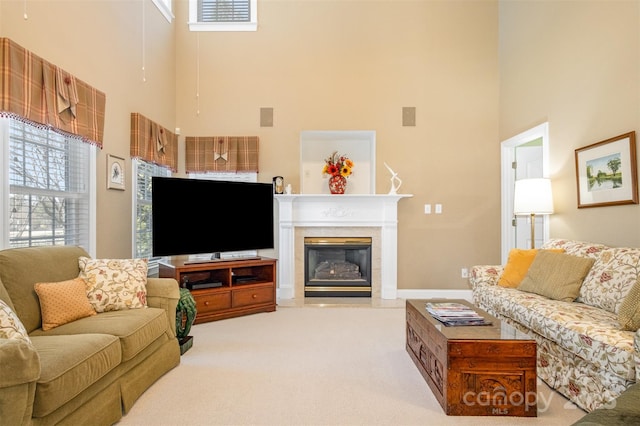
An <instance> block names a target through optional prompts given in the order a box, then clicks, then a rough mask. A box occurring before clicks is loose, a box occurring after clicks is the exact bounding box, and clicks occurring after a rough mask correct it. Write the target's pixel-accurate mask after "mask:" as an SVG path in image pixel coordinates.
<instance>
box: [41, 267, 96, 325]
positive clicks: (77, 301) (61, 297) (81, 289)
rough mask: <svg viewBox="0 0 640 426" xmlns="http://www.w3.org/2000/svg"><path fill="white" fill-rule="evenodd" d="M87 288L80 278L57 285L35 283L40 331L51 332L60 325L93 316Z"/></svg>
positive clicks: (93, 312) (94, 312)
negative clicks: (38, 300) (40, 324)
mask: <svg viewBox="0 0 640 426" xmlns="http://www.w3.org/2000/svg"><path fill="white" fill-rule="evenodd" d="M86 288H87V286H86V284H85V282H84V280H83V279H82V278H75V279H73V280H67V281H60V282H57V283H36V284H35V285H34V289H35V291H36V294H37V295H38V299H40V312H41V313H42V329H43V330H51V329H52V328H55V327H58V326H60V325H62V324H66V323H68V322H71V321H75V320H77V319H80V318H84V317H88V316H91V315H95V314H96V311H95V310H94V309H93V307H92V306H91V303H89V299H88V298H87V289H86Z"/></svg>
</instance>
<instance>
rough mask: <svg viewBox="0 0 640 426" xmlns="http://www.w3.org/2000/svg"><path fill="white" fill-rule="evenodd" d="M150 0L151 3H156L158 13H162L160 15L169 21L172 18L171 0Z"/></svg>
mask: <svg viewBox="0 0 640 426" xmlns="http://www.w3.org/2000/svg"><path fill="white" fill-rule="evenodd" d="M152 1H153V4H155V5H156V7H157V8H158V10H160V13H162V15H163V16H164V17H165V18H167V21H169V23H171V21H172V20H173V18H174V16H173V11H172V10H171V0H152Z"/></svg>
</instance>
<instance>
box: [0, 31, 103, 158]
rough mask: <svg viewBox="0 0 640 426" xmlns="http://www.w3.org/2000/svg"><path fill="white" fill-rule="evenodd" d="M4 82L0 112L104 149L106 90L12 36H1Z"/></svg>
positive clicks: (0, 66)
mask: <svg viewBox="0 0 640 426" xmlns="http://www.w3.org/2000/svg"><path fill="white" fill-rule="evenodd" d="M0 84H1V85H2V91H1V92H0V115H2V116H11V117H14V118H16V119H22V120H26V121H28V122H31V123H33V124H36V125H42V126H47V127H51V128H53V129H54V130H57V131H60V132H61V133H69V134H72V135H77V136H80V137H81V138H82V139H83V140H84V141H85V142H89V143H93V144H95V145H97V146H99V147H100V148H102V138H103V134H104V113H105V103H106V96H105V94H104V93H103V92H101V91H99V90H97V89H95V88H93V87H91V86H90V85H88V84H87V83H85V82H84V81H82V80H80V79H78V78H76V77H75V76H73V75H72V74H70V73H68V72H67V71H64V70H63V69H62V68H60V67H58V66H56V65H54V64H52V63H50V62H47V61H46V60H44V59H42V58H40V57H39V56H37V55H34V54H33V53H31V52H29V51H28V50H26V49H24V48H23V47H21V46H19V45H18V44H16V43H15V42H13V41H12V40H10V39H8V38H0Z"/></svg>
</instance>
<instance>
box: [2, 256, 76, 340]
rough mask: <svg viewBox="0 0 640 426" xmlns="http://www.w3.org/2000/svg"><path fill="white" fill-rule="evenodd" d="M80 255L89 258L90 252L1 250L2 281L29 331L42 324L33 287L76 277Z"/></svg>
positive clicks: (16, 311)
mask: <svg viewBox="0 0 640 426" xmlns="http://www.w3.org/2000/svg"><path fill="white" fill-rule="evenodd" d="M80 256H87V252H86V251H85V250H84V249H82V248H81V247H75V246H46V247H25V248H16V249H7V250H0V279H1V280H2V283H3V284H4V287H5V288H6V290H7V293H8V294H9V296H10V297H11V301H12V302H13V306H14V307H15V309H14V310H15V313H16V314H17V315H18V318H20V321H22V324H24V328H26V329H27V332H29V333H31V332H32V331H33V330H35V329H37V328H40V326H41V323H42V317H41V315H40V303H39V302H38V296H37V295H36V292H35V290H34V289H33V285H34V284H35V283H39V282H56V281H64V280H70V279H72V278H76V277H77V276H78V272H79V269H78V257H80Z"/></svg>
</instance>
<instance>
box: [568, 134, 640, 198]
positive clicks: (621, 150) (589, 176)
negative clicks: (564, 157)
mask: <svg viewBox="0 0 640 426" xmlns="http://www.w3.org/2000/svg"><path fill="white" fill-rule="evenodd" d="M575 158H576V180H577V183H578V208H585V207H602V206H616V205H621V204H638V169H637V164H636V134H635V131H633V132H629V133H625V134H623V135H620V136H616V137H613V138H610V139H607V140H604V141H602V142H598V143H594V144H592V145H588V146H585V147H582V148H578V149H576V150H575Z"/></svg>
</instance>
